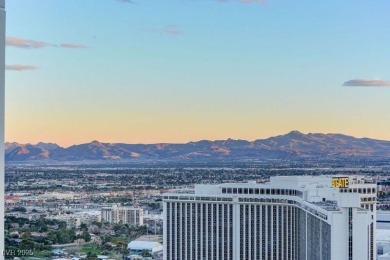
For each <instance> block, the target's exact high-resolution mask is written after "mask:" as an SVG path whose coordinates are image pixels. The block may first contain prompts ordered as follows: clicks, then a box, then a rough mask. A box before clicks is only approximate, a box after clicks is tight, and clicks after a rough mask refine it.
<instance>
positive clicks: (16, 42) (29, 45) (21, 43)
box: [5, 37, 54, 49]
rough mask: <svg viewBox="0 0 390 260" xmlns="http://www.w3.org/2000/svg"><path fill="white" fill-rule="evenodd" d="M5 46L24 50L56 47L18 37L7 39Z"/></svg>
mask: <svg viewBox="0 0 390 260" xmlns="http://www.w3.org/2000/svg"><path fill="white" fill-rule="evenodd" d="M5 44H6V45H7V46H12V47H17V48H24V49H37V48H43V47H47V46H54V45H53V44H50V43H47V42H40V41H34V40H29V39H22V38H18V37H7V38H6V39H5Z"/></svg>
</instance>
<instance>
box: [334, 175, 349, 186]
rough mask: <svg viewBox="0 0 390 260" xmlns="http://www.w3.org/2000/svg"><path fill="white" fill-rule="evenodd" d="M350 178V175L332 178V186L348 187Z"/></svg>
mask: <svg viewBox="0 0 390 260" xmlns="http://www.w3.org/2000/svg"><path fill="white" fill-rule="evenodd" d="M348 185H349V178H348V177H335V178H332V187H335V188H348Z"/></svg>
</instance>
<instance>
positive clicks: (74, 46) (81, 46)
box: [60, 42, 87, 49]
mask: <svg viewBox="0 0 390 260" xmlns="http://www.w3.org/2000/svg"><path fill="white" fill-rule="evenodd" d="M60 47H63V48H73V49H81V48H87V46H84V45H81V44H75V43H70V42H66V43H62V44H60Z"/></svg>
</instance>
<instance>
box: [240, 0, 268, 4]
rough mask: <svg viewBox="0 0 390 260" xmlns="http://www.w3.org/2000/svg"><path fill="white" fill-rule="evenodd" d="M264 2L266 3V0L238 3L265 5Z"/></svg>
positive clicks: (250, 0) (247, 0) (249, 0)
mask: <svg viewBox="0 0 390 260" xmlns="http://www.w3.org/2000/svg"><path fill="white" fill-rule="evenodd" d="M266 2H267V1H266V0H240V3H243V4H255V3H259V4H265V3H266Z"/></svg>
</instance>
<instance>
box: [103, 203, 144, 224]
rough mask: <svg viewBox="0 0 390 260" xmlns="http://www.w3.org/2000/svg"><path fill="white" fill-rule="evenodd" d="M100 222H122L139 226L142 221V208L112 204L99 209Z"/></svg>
mask: <svg viewBox="0 0 390 260" xmlns="http://www.w3.org/2000/svg"><path fill="white" fill-rule="evenodd" d="M101 218H102V222H108V223H122V224H128V225H130V226H141V225H143V223H144V210H143V209H142V208H139V207H120V206H117V205H114V206H112V207H108V208H102V210H101Z"/></svg>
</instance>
